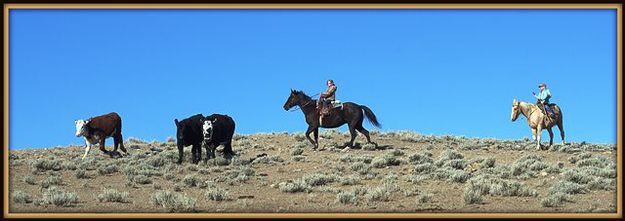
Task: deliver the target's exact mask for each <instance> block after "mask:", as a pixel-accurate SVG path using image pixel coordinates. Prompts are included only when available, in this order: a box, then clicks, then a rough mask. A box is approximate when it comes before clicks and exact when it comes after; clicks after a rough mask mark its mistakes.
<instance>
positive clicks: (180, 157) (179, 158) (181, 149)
mask: <svg viewBox="0 0 625 221" xmlns="http://www.w3.org/2000/svg"><path fill="white" fill-rule="evenodd" d="M183 155H184V146H182V145H180V144H178V162H177V163H178V164H181V163H182V157H183Z"/></svg>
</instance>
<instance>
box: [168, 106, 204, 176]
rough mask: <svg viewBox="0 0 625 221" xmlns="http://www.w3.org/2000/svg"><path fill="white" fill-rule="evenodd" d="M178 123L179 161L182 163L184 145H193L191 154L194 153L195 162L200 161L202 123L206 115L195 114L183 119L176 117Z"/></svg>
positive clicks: (175, 120)
mask: <svg viewBox="0 0 625 221" xmlns="http://www.w3.org/2000/svg"><path fill="white" fill-rule="evenodd" d="M174 122H175V123H176V141H177V145H178V156H179V158H178V163H179V164H180V163H182V156H183V153H184V147H186V146H189V145H193V147H192V149H191V154H193V163H198V162H199V161H200V157H201V154H202V148H201V147H202V141H203V140H204V139H203V134H202V124H203V123H204V116H203V115H202V114H196V115H193V116H191V117H189V118H187V119H184V120H182V121H180V122H179V121H178V119H174Z"/></svg>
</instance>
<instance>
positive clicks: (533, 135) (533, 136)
mask: <svg viewBox="0 0 625 221" xmlns="http://www.w3.org/2000/svg"><path fill="white" fill-rule="evenodd" d="M530 130H531V131H532V141H536V128H530Z"/></svg>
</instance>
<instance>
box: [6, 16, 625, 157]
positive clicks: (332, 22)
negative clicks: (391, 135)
mask: <svg viewBox="0 0 625 221" xmlns="http://www.w3.org/2000/svg"><path fill="white" fill-rule="evenodd" d="M9 73H10V98H9V99H10V110H9V111H10V125H9V126H10V134H9V136H10V145H9V146H10V148H11V149H19V148H27V147H50V146H56V145H69V144H84V141H83V139H82V138H76V137H75V136H74V133H75V128H74V120H76V119H79V118H80V119H84V118H89V117H92V116H97V115H101V114H105V113H109V112H112V111H115V112H117V113H119V114H120V115H121V117H122V119H123V135H124V139H127V138H129V137H138V138H141V139H145V140H165V139H166V138H167V137H168V136H172V137H173V136H174V135H175V126H174V122H173V120H174V118H178V119H183V118H186V117H189V116H191V115H194V114H197V113H203V114H205V115H209V114H212V113H223V114H228V115H230V116H232V117H233V118H234V119H235V121H236V123H237V128H236V132H237V133H241V134H252V133H258V132H281V131H289V132H302V131H305V129H306V127H307V125H306V123H305V122H304V117H303V114H302V113H301V112H299V111H297V112H287V111H284V110H283V109H282V105H283V104H284V102H285V101H286V99H287V97H288V95H289V92H290V89H292V88H293V89H300V90H304V91H305V92H307V93H308V94H309V95H313V94H316V93H318V92H320V91H323V90H324V89H325V80H326V79H334V80H335V82H336V84H337V86H338V92H337V96H338V99H339V100H342V101H352V102H356V103H359V104H363V105H367V106H368V107H370V108H371V109H372V110H373V112H374V113H375V114H376V115H377V116H378V119H379V120H380V122H381V123H382V126H383V129H382V131H394V130H412V131H415V132H418V133H422V134H426V135H458V136H467V137H489V138H499V139H521V138H524V137H529V136H530V135H531V133H530V130H529V128H528V126H527V123H526V121H525V118H520V119H519V120H517V122H514V123H513V122H511V121H510V109H511V104H512V100H513V99H514V98H518V99H520V100H523V101H529V102H534V98H533V97H532V93H531V92H532V91H538V88H537V85H538V83H540V82H545V83H547V85H548V86H549V88H550V89H551V92H552V94H553V98H552V102H554V103H558V104H559V105H560V106H561V108H562V110H563V112H564V128H565V132H566V135H567V140H568V141H588V142H597V143H616V99H617V97H616V74H617V73H616V11H615V10H24V9H19V10H15V9H14V10H11V12H10V70H9ZM365 128H368V129H369V130H374V129H373V127H372V126H371V125H370V124H368V123H365ZM345 130H346V126H343V127H341V131H345ZM555 130H556V134H558V132H557V129H555ZM545 137H548V135H547V132H546V131H544V132H543V140H544V141H546V140H548V138H545ZM359 139H360V138H359ZM554 140H555V141H556V142H559V141H560V138H559V137H556V138H555V139H554ZM107 143H108V144H109V145H110V144H111V143H112V140H107Z"/></svg>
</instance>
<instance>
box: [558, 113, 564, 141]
mask: <svg viewBox="0 0 625 221" xmlns="http://www.w3.org/2000/svg"><path fill="white" fill-rule="evenodd" d="M557 125H558V130H560V138H562V145H564V126H562V119H560V120H559V122H558V124H557Z"/></svg>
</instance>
